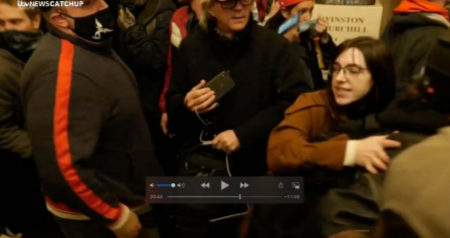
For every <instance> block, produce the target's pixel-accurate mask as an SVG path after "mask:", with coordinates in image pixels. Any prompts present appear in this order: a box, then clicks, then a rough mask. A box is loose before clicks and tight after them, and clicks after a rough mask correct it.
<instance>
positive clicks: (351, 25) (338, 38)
mask: <svg viewBox="0 0 450 238" xmlns="http://www.w3.org/2000/svg"><path fill="white" fill-rule="evenodd" d="M318 16H321V17H324V18H326V19H327V20H328V22H329V24H330V25H329V27H328V33H329V34H330V35H331V36H332V37H333V40H334V42H335V43H336V44H340V43H342V42H343V41H345V40H348V39H353V38H355V37H358V36H371V37H374V38H379V36H380V31H381V22H382V17H383V6H382V5H381V3H380V1H379V0H377V1H376V3H375V5H371V6H345V5H324V4H315V7H314V12H313V19H315V18H317V17H318Z"/></svg>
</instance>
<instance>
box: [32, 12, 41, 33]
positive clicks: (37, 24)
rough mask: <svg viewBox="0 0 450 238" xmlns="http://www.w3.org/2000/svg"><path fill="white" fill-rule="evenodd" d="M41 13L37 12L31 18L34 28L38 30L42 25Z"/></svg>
mask: <svg viewBox="0 0 450 238" xmlns="http://www.w3.org/2000/svg"><path fill="white" fill-rule="evenodd" d="M41 19H42V18H41V15H40V14H37V15H36V16H34V17H33V19H31V24H32V25H33V29H35V30H37V29H39V27H40V26H41Z"/></svg>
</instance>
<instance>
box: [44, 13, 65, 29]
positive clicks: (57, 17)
mask: <svg viewBox="0 0 450 238" xmlns="http://www.w3.org/2000/svg"><path fill="white" fill-rule="evenodd" d="M49 19H50V21H51V22H53V24H55V25H56V26H59V27H62V28H69V26H70V24H69V21H68V20H69V19H67V17H65V16H64V15H62V14H61V13H59V12H56V11H55V12H52V13H51V14H50V16H49Z"/></svg>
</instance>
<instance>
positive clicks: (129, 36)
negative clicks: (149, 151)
mask: <svg viewBox="0 0 450 238" xmlns="http://www.w3.org/2000/svg"><path fill="white" fill-rule="evenodd" d="M175 10H176V6H175V4H174V3H173V2H172V1H167V0H157V1H148V2H147V4H146V5H145V6H144V7H141V8H139V9H135V10H133V13H134V15H135V17H136V25H135V26H132V27H130V28H129V29H127V31H126V32H124V33H123V35H122V36H121V37H122V44H121V46H122V48H121V50H120V53H119V54H120V55H121V57H122V58H123V59H124V61H125V62H126V63H127V64H128V66H129V67H130V69H131V70H132V71H133V73H134V75H135V77H136V80H137V82H138V86H139V92H140V97H141V102H142V106H143V107H144V110H145V112H146V114H148V113H150V114H151V115H152V116H154V117H158V116H159V115H160V114H161V113H160V110H159V107H158V103H159V96H160V94H161V91H162V89H163V85H164V77H165V73H166V68H167V56H168V52H169V44H170V33H169V28H170V19H171V18H172V15H173V13H174V12H175Z"/></svg>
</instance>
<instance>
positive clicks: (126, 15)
mask: <svg viewBox="0 0 450 238" xmlns="http://www.w3.org/2000/svg"><path fill="white" fill-rule="evenodd" d="M117 25H118V27H119V29H120V30H122V31H126V30H127V29H128V28H130V27H132V26H134V25H136V17H134V15H133V13H131V12H130V10H128V8H122V9H120V11H119V17H118V19H117Z"/></svg>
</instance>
